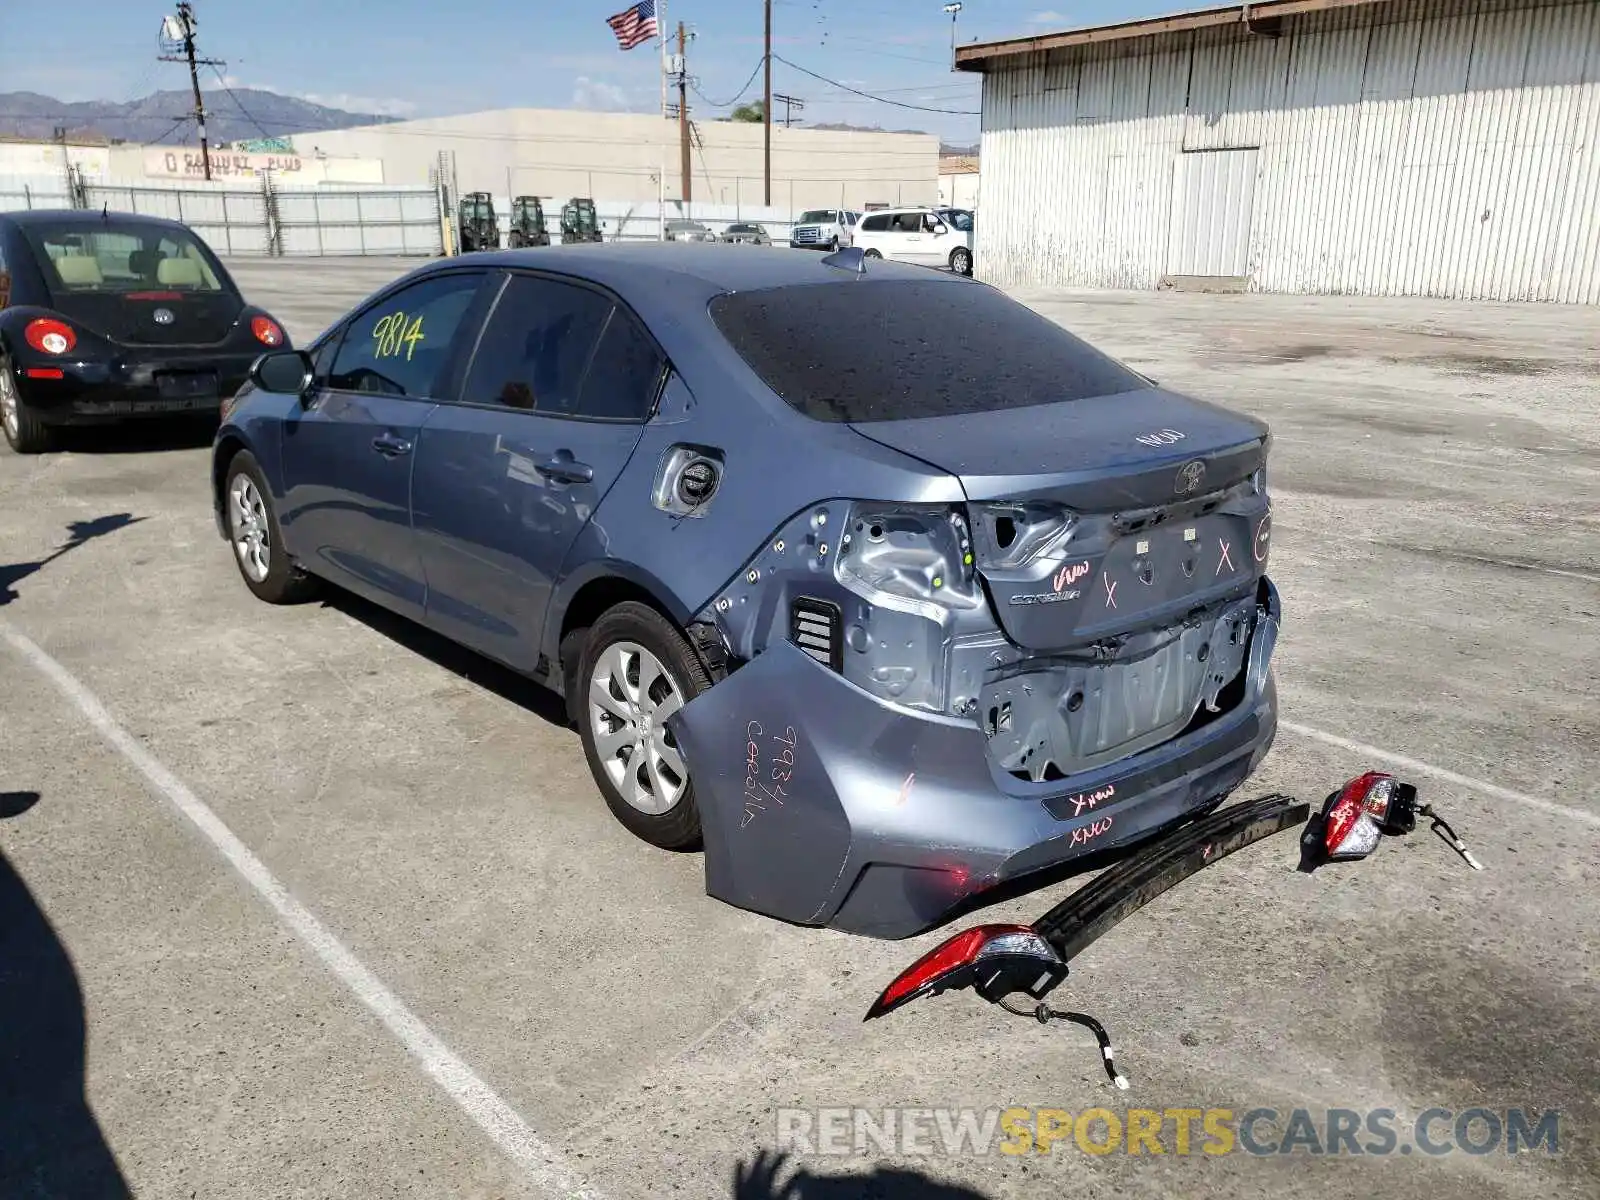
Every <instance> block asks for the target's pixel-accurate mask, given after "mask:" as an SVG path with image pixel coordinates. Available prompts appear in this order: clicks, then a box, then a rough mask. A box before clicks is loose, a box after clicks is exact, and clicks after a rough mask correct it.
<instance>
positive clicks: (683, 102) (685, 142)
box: [678, 21, 692, 217]
mask: <svg viewBox="0 0 1600 1200" xmlns="http://www.w3.org/2000/svg"><path fill="white" fill-rule="evenodd" d="M686 49H687V41H686V39H685V37H684V32H683V22H682V21H679V22H678V153H679V156H680V159H681V163H680V165H681V166H682V168H683V202H684V204H685V205H687V204H688V203H689V201H690V199H691V195H690V193H691V188H692V180H691V178H690V171H689V60H688V59H687V58H686V57H684V54H685V51H686ZM683 215H684V216H686V217H687V216H688V215H689V210H688V209H687V208H685V209H684V211H683Z"/></svg>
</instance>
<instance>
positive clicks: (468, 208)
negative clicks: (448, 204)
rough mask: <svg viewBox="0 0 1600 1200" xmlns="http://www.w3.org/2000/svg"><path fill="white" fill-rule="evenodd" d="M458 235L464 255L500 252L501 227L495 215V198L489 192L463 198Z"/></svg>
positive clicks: (458, 220)
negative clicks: (480, 252)
mask: <svg viewBox="0 0 1600 1200" xmlns="http://www.w3.org/2000/svg"><path fill="white" fill-rule="evenodd" d="M456 235H457V239H458V241H459V243H460V251H461V253H462V254H470V253H471V252H472V251H474V250H498V249H499V248H500V226H499V223H498V222H497V221H496V219H495V215H494V197H492V196H490V195H489V193H488V192H468V193H467V194H466V195H465V196H463V197H461V207H460V216H459V218H458V219H457V221H456Z"/></svg>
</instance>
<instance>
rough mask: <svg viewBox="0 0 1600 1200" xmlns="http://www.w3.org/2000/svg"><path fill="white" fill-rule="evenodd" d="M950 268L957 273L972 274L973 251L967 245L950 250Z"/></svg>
mask: <svg viewBox="0 0 1600 1200" xmlns="http://www.w3.org/2000/svg"><path fill="white" fill-rule="evenodd" d="M950 269H951V270H952V271H954V272H955V273H956V274H957V275H971V274H972V251H971V250H968V249H967V248H966V247H965V246H957V247H956V248H955V249H954V250H952V251H950Z"/></svg>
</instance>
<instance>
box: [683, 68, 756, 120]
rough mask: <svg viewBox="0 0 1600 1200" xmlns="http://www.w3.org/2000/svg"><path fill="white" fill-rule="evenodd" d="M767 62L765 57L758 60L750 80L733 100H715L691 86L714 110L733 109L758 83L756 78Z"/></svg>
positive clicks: (745, 82)
mask: <svg viewBox="0 0 1600 1200" xmlns="http://www.w3.org/2000/svg"><path fill="white" fill-rule="evenodd" d="M766 61H767V59H766V56H765V55H763V56H762V57H760V58H758V59H756V65H755V66H754V67H753V68H752V69H751V71H750V78H749V79H746V80H745V81H744V86H743V87H742V88H740V89H739V90H738V92H737V93H735V95H734V97H733V99H732V100H713V99H712V98H711V97H710V96H708V95H706V94H705V93H704V92H702V91H701V90H700V89H699V88H698V87H696V86H695V85H694V84H692V83H691V84H690V85H689V86H690V87H692V88H694V94H695V95H696V96H699V97H700V99H702V100H704V101H705V102H706V103H707V104H709V105H710V106H711V107H712V108H732V107H733V106H734V105H735V104H737V103H739V101H740V100H741V99H743V98H744V94H745V93H746V92H748V91H749V90H750V85H751V84H752V83H754V82H755V81H756V76H757V75H759V74H761V67H762V65H763V64H764V63H765V62H766Z"/></svg>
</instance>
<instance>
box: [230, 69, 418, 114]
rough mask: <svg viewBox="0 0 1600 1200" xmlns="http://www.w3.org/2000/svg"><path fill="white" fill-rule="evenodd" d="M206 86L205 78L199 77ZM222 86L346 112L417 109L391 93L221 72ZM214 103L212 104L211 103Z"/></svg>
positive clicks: (394, 111) (397, 112)
mask: <svg viewBox="0 0 1600 1200" xmlns="http://www.w3.org/2000/svg"><path fill="white" fill-rule="evenodd" d="M200 83H201V86H202V87H204V86H205V80H203V79H202V80H201V81H200ZM222 83H223V86H224V87H228V88H234V89H237V90H239V91H256V92H273V93H275V94H277V95H279V96H292V97H293V98H294V99H296V100H304V101H306V102H307V103H310V104H320V105H322V106H323V107H324V108H342V109H344V110H345V111H346V112H354V113H373V114H376V115H378V116H383V117H409V116H410V115H411V114H413V113H415V112H416V111H417V106H416V105H415V104H413V103H412V102H411V101H410V100H399V99H396V98H393V97H390V98H389V99H383V98H380V97H375V96H356V95H352V94H351V93H349V92H333V93H323V92H297V91H295V90H294V89H293V88H284V87H279V86H278V85H277V84H275V83H260V82H256V81H252V80H245V79H240V78H239V77H238V76H237V75H224V76H223V77H222ZM212 107H213V108H215V107H216V105H215V104H213V105H212Z"/></svg>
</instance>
